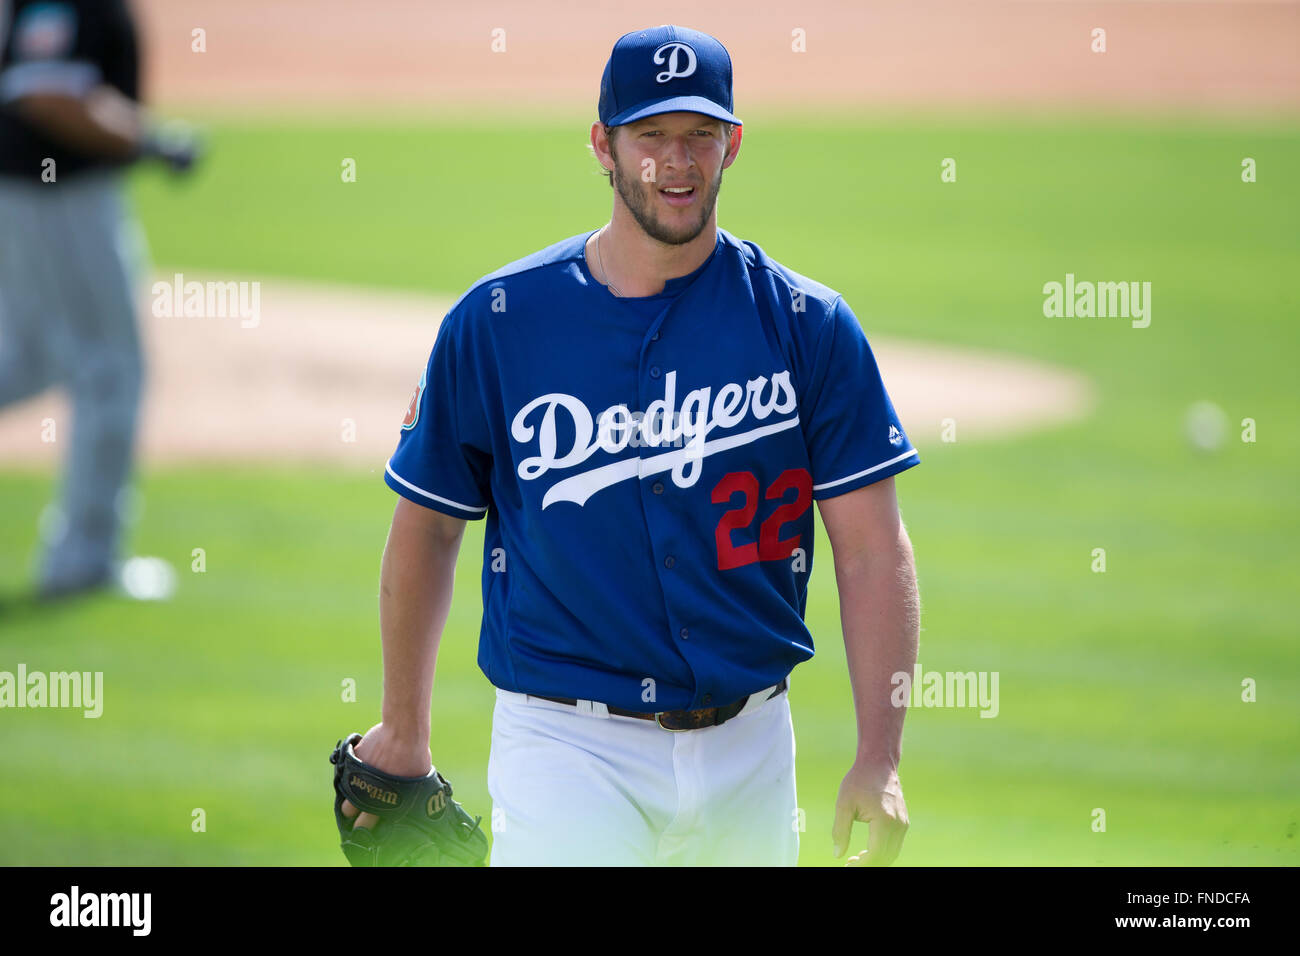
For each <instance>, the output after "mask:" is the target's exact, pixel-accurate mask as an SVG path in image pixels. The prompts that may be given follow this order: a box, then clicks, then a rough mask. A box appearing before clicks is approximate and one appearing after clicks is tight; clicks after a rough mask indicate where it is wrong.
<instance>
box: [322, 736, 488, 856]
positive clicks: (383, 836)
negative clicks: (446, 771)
mask: <svg viewBox="0 0 1300 956" xmlns="http://www.w3.org/2000/svg"><path fill="white" fill-rule="evenodd" d="M360 742H361V735H360V734H352V735H351V736H349V737H348V738H347V740H340V741H339V742H338V744H337V746H335V748H334V752H333V753H332V754H330V763H332V764H333V765H334V822H335V823H337V824H338V828H339V836H340V837H341V838H342V841H343V854H344V856H346V857H347V858H348V862H349V863H351V864H352V865H353V866H483V865H484V863H485V862H486V860H487V852H488V841H487V835H486V834H485V833H484V832H483V831H482V830H480V829H479V822H480V821H481V820H482V819H483V818H482V817H475V818H474V819H472V820H471V819H470V816H469V814H468V813H466V812H465V808H464V807H462V806H461V805H460V804H459V803H457V802H456V801H455V800H453V799H452V798H451V792H452V791H451V784H449V783H448V782H447V780H446V778H444V777H443V775H442V774H440V773H438V771H437V770H436V769H431V770H430V771H429V773H428V776H424V777H395V776H393V775H392V774H387V773H384V772H383V771H382V770H379V769H377V768H375V767H372V766H370V765H369V764H365V763H362V762H361V761H360V760H358V759H357V755H356V754H355V753H354V752H353V750H352V748H353V747H355V746H356V745H357V744H359V743H360ZM344 800H348V801H351V803H352V805H353V806H354V807H356V808H357V809H358V810H364V811H365V812H367V813H373V814H374V815H375V816H377V817H378V818H379V822H378V823H377V824H375V827H374V829H373V830H370V829H366V828H364V827H357V828H354V827H353V826H352V820H349V819H348V818H347V817H345V816H344V815H343V801H344Z"/></svg>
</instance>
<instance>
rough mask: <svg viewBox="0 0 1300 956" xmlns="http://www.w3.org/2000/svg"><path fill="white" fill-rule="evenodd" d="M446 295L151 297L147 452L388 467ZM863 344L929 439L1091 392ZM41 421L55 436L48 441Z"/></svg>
mask: <svg viewBox="0 0 1300 956" xmlns="http://www.w3.org/2000/svg"><path fill="white" fill-rule="evenodd" d="M161 278H162V279H163V280H164V281H170V279H171V277H170V276H166V277H161ZM185 278H186V280H187V281H189V280H199V281H202V280H203V279H204V278H206V277H204V276H201V275H192V274H190V273H186V274H185ZM449 305H450V301H449V300H446V299H438V298H431V297H424V296H418V295H408V294H398V293H392V292H382V291H376V290H371V289H358V288H351V287H335V286H328V285H318V284H304V283H296V282H289V281H280V280H270V281H264V282H262V284H261V290H260V302H259V310H258V311H259V315H258V318H257V321H256V323H254V321H253V320H252V319H251V318H244V319H241V318H239V317H238V314H237V313H235V312H233V311H232V317H230V318H210V317H205V318H194V317H189V318H187V317H184V316H181V315H173V316H156V315H154V314H153V313H152V310H150V311H147V312H146V313H144V314H143V315H142V318H141V324H142V328H143V331H144V336H145V342H146V350H147V355H148V376H149V377H148V385H147V393H146V405H145V411H144V420H143V427H142V431H141V436H140V440H141V458H142V460H143V462H144V463H145V464H146V465H151V464H161V463H177V462H249V463H256V462H263V463H265V462H276V463H282V462H323V463H329V464H332V465H344V466H352V467H357V468H365V469H367V470H380V469H382V468H383V464H384V462H385V461H386V460H387V458H388V455H389V454H390V453H391V452H392V450H393V448H394V446H395V445H396V443H397V436H398V430H399V426H400V423H401V420H402V417H403V415H404V414H405V412H406V406H407V403H408V401H409V399H410V396H411V390H412V389H413V388H414V387H415V383H416V381H417V380H418V379H419V376H420V371H421V369H422V368H423V366H424V362H425V360H426V359H427V357H428V353H429V349H430V347H431V346H432V344H433V340H434V336H435V335H436V333H437V329H438V324H439V322H441V320H442V317H443V315H444V314H445V313H446V310H447V308H448V307H449ZM872 344H873V346H874V347H875V350H876V353H877V357H878V359H879V361H880V366H881V368H882V370H883V372H884V377H885V384H886V386H887V387H888V389H889V392H890V395H891V396H892V397H893V399H894V403H895V406H896V407H897V410H898V413H899V415H900V417H901V419H902V421H903V425H904V427H905V428H906V429H907V431H908V434H909V436H910V437H911V438H912V440H913V441H915V442H916V443H917V444H918V445H919V446H921V447H922V448H924V447H925V446H926V445H929V444H933V443H936V442H939V441H941V440H942V435H943V430H944V428H945V425H946V424H947V423H946V421H945V420H949V419H950V420H952V422H953V424H954V425H955V428H956V434H957V436H958V437H959V438H960V439H961V440H962V441H966V440H968V439H980V438H991V437H1000V436H1005V435H1014V434H1017V433H1021V432H1024V431H1027V430H1030V429H1034V428H1043V427H1047V426H1051V425H1055V424H1059V423H1062V422H1066V421H1070V420H1072V419H1075V418H1078V417H1081V416H1084V415H1086V414H1087V413H1088V411H1089V409H1090V408H1091V405H1092V390H1091V388H1090V386H1089V384H1088V382H1087V381H1086V380H1085V379H1083V378H1082V377H1081V376H1079V375H1077V374H1075V373H1073V372H1071V371H1069V370H1067V369H1062V368H1055V367H1050V366H1046V365H1043V364H1041V363H1038V362H1033V361H1029V360H1026V359H1021V358H1015V357H1012V356H1009V355H1001V354H996V353H987V352H973V351H969V350H965V349H955V348H949V347H936V346H929V345H923V344H920V343H916V342H904V341H894V340H890V339H884V338H876V337H874V336H873V337H872ZM66 412H67V403H66V402H65V401H64V399H63V397H62V395H60V394H58V393H57V392H49V393H46V394H45V395H43V396H40V397H38V398H36V399H33V400H31V401H28V402H26V403H24V404H22V405H19V406H16V407H14V408H12V409H9V410H7V411H6V412H5V413H4V414H3V415H0V448H3V449H4V458H5V461H6V463H9V462H15V461H21V462H24V463H31V464H45V465H49V466H51V467H53V466H54V465H55V464H56V463H57V461H58V459H59V456H60V454H61V452H62V448H63V445H64V443H65V442H66V441H67V439H68V437H70V434H71V426H72V424H73V423H71V422H69V421H68V419H67V417H66ZM50 421H52V422H53V423H54V425H55V428H54V430H53V434H54V437H55V439H56V440H55V441H53V442H50V441H47V440H44V439H48V438H49V437H50V428H49V422H50ZM948 427H949V429H950V430H951V428H952V427H953V426H948Z"/></svg>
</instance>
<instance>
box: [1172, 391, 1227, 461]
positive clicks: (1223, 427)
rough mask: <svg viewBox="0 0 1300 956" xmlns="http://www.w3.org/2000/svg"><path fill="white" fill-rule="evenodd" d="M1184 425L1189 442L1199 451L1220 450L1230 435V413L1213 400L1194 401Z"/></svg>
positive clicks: (1188, 410) (1188, 409)
mask: <svg viewBox="0 0 1300 956" xmlns="http://www.w3.org/2000/svg"><path fill="white" fill-rule="evenodd" d="M1183 427H1184V430H1185V432H1186V434H1187V440H1188V442H1190V443H1191V446H1192V447H1193V448H1195V449H1196V450H1197V451H1202V452H1212V451H1218V450H1219V449H1220V448H1222V447H1223V442H1224V440H1225V439H1226V438H1227V437H1228V413H1227V412H1225V411H1224V410H1223V409H1222V408H1220V407H1219V406H1218V405H1216V404H1215V403H1214V402H1211V401H1206V400H1202V401H1199V402H1193V403H1192V404H1191V405H1190V406H1188V408H1187V415H1186V417H1185V418H1184V421H1183Z"/></svg>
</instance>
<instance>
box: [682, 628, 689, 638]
mask: <svg viewBox="0 0 1300 956" xmlns="http://www.w3.org/2000/svg"><path fill="white" fill-rule="evenodd" d="M681 635H682V640H683V641H684V640H687V639H688V638H689V637H690V636H691V630H690V628H687V627H684V628H682V630H681Z"/></svg>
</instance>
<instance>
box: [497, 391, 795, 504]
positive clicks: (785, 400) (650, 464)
mask: <svg viewBox="0 0 1300 956" xmlns="http://www.w3.org/2000/svg"><path fill="white" fill-rule="evenodd" d="M676 399H677V372H676V371H670V372H665V373H664V397H663V398H662V399H655V400H654V401H653V402H651V403H650V406H649V407H648V408H647V409H646V410H645V412H644V413H643V414H642V413H637V414H634V413H633V412H632V411H631V410H630V409H629V408H628V407H627V406H626V405H611V406H610V407H609V408H607V409H605V410H604V411H603V412H601V413H600V414H599V415H598V416H596V417H594V418H593V416H592V414H591V410H590V409H588V408H587V406H586V405H584V404H583V403H582V402H581V401H579V400H578V399H577V398H575V397H574V396H572V395H567V394H565V393H564V392H548V393H547V394H545V395H539V396H537V398H534V399H533V400H532V401H531V402H529V403H528V404H526V405H525V406H524V407H523V408H521V409H519V411H518V413H517V414H516V415H515V417H514V421H513V422H512V423H511V426H510V436H511V437H512V438H513V439H514V440H515V441H516V442H518V443H519V444H521V445H524V446H529V445H530V444H531V443H532V441H533V438H534V436H536V439H537V454H536V455H532V456H530V457H528V458H524V459H523V460H522V461H520V463H519V468H518V475H519V477H520V478H522V479H523V480H524V481H535V480H536V479H538V478H540V477H541V476H542V475H544V474H546V473H547V472H548V471H550V470H551V469H552V468H556V469H564V468H574V467H576V466H578V465H581V464H582V463H583V462H585V461H586V460H587V459H588V458H590V457H591V456H592V455H593V454H595V453H596V452H597V451H604V452H607V453H608V454H611V455H617V454H620V453H621V452H623V451H625V450H626V449H627V448H628V445H629V444H630V443H632V439H633V436H634V435H635V436H636V437H637V438H638V439H639V442H638V444H643V445H646V446H648V447H651V448H659V447H662V446H664V445H674V444H680V445H681V447H679V448H675V449H674V450H672V451H665V452H661V453H660V454H658V455H652V456H650V457H644V458H643V457H641V455H640V454H639V453H637V452H635V451H634V452H633V453H632V454H631V455H629V456H627V457H625V458H621V459H619V460H618V461H615V462H613V463H612V464H608V465H598V466H597V467H595V468H591V469H589V470H587V471H583V472H579V473H578V474H576V475H570V476H569V477H567V478H562V479H561V480H559V481H557V482H556V483H555V484H553V485H552V486H551V487H550V488H549V489H547V491H546V494H545V495H544V496H543V498H542V509H543V510H545V509H546V508H548V507H550V506H551V505H553V504H555V503H556V502H557V501H571V502H573V503H574V504H577V505H579V506H581V505H584V504H586V502H587V499H588V498H590V497H591V496H592V495H594V494H595V493H596V492H598V491H600V490H601V489H602V488H608V487H609V486H610V485H614V484H617V483H618V482H620V481H626V480H627V479H629V478H644V477H646V476H648V475H656V474H659V473H660V472H664V471H671V472H672V479H673V484H675V485H677V487H678V488H690V487H691V486H693V485H694V484H695V482H696V481H698V480H699V477H700V473H701V471H702V470H703V464H704V459H705V458H708V457H709V456H710V455H716V454H717V453H718V452H722V451H727V450H728V449H730V448H737V447H739V446H741V445H747V444H749V443H750V442H755V441H758V440H759V439H760V438H766V437H767V436H768V435H773V434H776V433H777V432H780V431H784V430H785V429H787V428H794V427H795V426H797V425H798V424H799V416H798V414H795V415H793V416H791V417H790V418H785V419H782V420H781V421H778V422H772V423H770V424H766V425H755V426H754V427H752V428H750V429H748V430H747V431H742V432H738V433H735V434H731V435H727V436H726V437H725V438H714V439H712V440H710V439H709V437H708V436H709V433H710V432H711V431H713V430H714V429H715V428H723V429H726V428H733V427H735V426H737V425H742V424H745V423H746V422H748V421H751V420H752V421H754V422H761V421H765V420H766V419H768V418H770V417H771V416H773V415H787V414H789V413H791V412H794V411H795V406H796V405H797V404H798V401H797V399H796V397H795V391H794V386H793V385H792V384H791V383H790V372H789V370H788V369H787V370H782V371H780V372H777V373H775V374H774V375H772V376H771V378H768V377H767V376H766V375H760V376H758V378H751V379H749V380H748V381H746V382H745V383H744V384H741V383H739V382H729V383H728V384H726V385H723V386H722V387H721V388H720V389H718V391H717V394H714V393H713V389H712V388H709V387H707V386H706V387H704V388H696V389H692V390H691V391H689V392H687V393H686V397H685V398H684V399H683V400H682V403H681V405H680V406H678V405H677V401H676ZM538 412H540V419H541V420H540V422H539V423H538V424H537V425H536V426H534V425H531V424H529V422H528V420H529V419H530V418H536V417H538V416H537V414H536V413H538ZM556 415H567V416H568V421H569V424H570V425H572V427H573V432H574V435H573V446H572V447H571V448H568V449H566V450H564V451H563V453H561V450H560V449H559V448H558V447H557V445H558V438H557V436H556V427H555V422H556V419H555V416H556ZM638 415H639V419H638Z"/></svg>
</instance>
